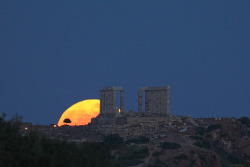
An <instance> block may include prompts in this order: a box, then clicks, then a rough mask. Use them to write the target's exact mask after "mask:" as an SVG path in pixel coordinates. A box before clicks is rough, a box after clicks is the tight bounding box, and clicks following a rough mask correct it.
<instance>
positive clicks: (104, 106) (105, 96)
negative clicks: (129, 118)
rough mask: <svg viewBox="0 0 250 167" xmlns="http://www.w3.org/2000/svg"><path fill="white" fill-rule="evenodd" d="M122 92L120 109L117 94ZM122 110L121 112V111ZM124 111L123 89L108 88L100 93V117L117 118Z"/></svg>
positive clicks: (104, 88)
mask: <svg viewBox="0 0 250 167" xmlns="http://www.w3.org/2000/svg"><path fill="white" fill-rule="evenodd" d="M117 91H120V107H119V108H118V107H117V104H116V93H117ZM119 109H120V111H119ZM123 111H124V90H123V88H122V87H115V86H108V87H103V89H102V90H101V91H100V116H102V117H115V116H118V115H119V114H120V113H122V112H123Z"/></svg>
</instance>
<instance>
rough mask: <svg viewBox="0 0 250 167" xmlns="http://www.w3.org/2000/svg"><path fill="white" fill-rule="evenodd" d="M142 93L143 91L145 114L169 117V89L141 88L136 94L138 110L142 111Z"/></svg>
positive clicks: (164, 87) (167, 87)
mask: <svg viewBox="0 0 250 167" xmlns="http://www.w3.org/2000/svg"><path fill="white" fill-rule="evenodd" d="M142 91H145V113H146V114H147V115H151V116H167V115H170V96H169V93H170V87H169V86H163V87H143V88H141V89H140V90H139V92H138V110H139V112H143V111H142V110H143V109H142Z"/></svg>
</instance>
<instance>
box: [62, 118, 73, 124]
mask: <svg viewBox="0 0 250 167" xmlns="http://www.w3.org/2000/svg"><path fill="white" fill-rule="evenodd" d="M63 122H64V123H67V124H69V123H71V120H70V119H69V118H66V119H64V120H63Z"/></svg>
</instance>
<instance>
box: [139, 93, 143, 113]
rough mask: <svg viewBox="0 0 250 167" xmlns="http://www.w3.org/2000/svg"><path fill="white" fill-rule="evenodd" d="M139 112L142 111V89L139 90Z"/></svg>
mask: <svg viewBox="0 0 250 167" xmlns="http://www.w3.org/2000/svg"><path fill="white" fill-rule="evenodd" d="M138 112H140V113H142V112H143V111H142V90H139V91H138Z"/></svg>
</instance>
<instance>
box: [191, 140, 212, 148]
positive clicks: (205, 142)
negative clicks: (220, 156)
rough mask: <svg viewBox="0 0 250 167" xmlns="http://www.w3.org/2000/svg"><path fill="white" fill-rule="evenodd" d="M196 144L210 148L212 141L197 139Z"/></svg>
mask: <svg viewBox="0 0 250 167" xmlns="http://www.w3.org/2000/svg"><path fill="white" fill-rule="evenodd" d="M194 145H195V146H197V147H200V148H206V149H209V148H210V143H209V142H207V141H196V142H194Z"/></svg>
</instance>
